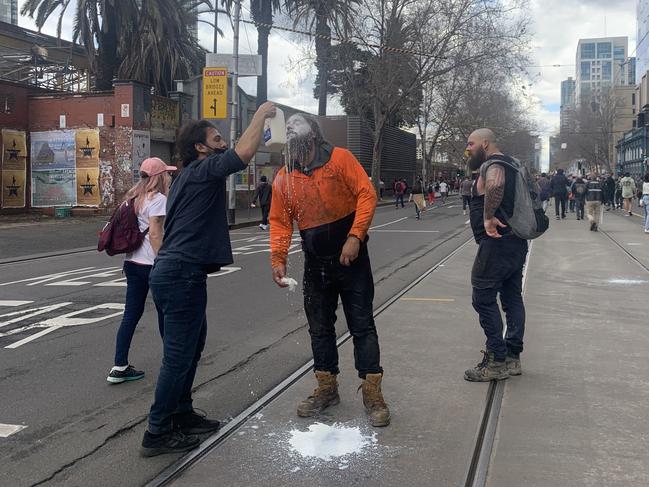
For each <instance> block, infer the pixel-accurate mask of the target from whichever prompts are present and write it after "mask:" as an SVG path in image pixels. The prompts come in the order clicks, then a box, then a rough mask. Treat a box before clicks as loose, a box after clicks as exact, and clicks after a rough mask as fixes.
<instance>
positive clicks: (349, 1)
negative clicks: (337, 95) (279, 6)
mask: <svg viewBox="0 0 649 487" xmlns="http://www.w3.org/2000/svg"><path fill="white" fill-rule="evenodd" d="M358 3H359V0H285V3H284V5H285V8H286V11H287V12H288V14H289V16H290V17H291V18H292V19H293V21H294V23H295V24H298V23H300V22H305V23H306V24H307V25H308V28H309V29H313V26H314V24H315V33H316V35H317V37H316V40H315V51H316V69H317V70H318V81H319V90H318V115H321V116H324V115H326V114H327V94H328V92H329V89H328V85H329V57H330V50H331V31H332V27H333V28H336V30H343V31H346V30H347V27H348V26H349V25H350V23H351V22H350V19H351V18H352V16H353V15H354V13H355V5H357V4H358Z"/></svg>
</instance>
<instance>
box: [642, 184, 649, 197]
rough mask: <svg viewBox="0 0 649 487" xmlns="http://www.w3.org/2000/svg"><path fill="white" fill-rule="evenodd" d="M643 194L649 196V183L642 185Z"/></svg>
mask: <svg viewBox="0 0 649 487" xmlns="http://www.w3.org/2000/svg"><path fill="white" fill-rule="evenodd" d="M642 194H643V195H646V196H649V183H642Z"/></svg>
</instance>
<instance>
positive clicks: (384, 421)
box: [359, 374, 390, 426]
mask: <svg viewBox="0 0 649 487" xmlns="http://www.w3.org/2000/svg"><path fill="white" fill-rule="evenodd" d="M382 379H383V374H367V375H366V376H365V380H364V381H363V383H362V384H361V386H360V387H359V389H362V390H363V404H364V405H365V411H367V415H368V417H369V419H370V424H371V425H372V426H387V425H389V424H390V410H389V409H388V406H387V404H385V400H384V399H383V393H382V392H381V380H382Z"/></svg>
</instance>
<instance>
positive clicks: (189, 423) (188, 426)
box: [172, 410, 221, 435]
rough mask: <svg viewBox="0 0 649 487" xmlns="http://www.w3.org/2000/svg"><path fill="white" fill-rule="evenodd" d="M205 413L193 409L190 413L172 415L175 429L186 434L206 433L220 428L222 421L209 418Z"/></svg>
mask: <svg viewBox="0 0 649 487" xmlns="http://www.w3.org/2000/svg"><path fill="white" fill-rule="evenodd" d="M206 416H207V415H206V414H205V413H203V412H202V411H201V412H198V411H196V410H193V411H191V412H189V413H179V414H174V415H173V416H172V421H173V424H174V430H176V431H179V432H181V433H183V434H185V435H204V434H206V433H213V432H215V431H217V430H218V429H219V427H220V426H221V423H219V422H218V421H217V420H216V419H207V417H206Z"/></svg>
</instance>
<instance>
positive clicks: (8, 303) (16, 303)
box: [0, 299, 34, 306]
mask: <svg viewBox="0 0 649 487" xmlns="http://www.w3.org/2000/svg"><path fill="white" fill-rule="evenodd" d="M33 302H34V301H11V300H6V299H0V306H24V305H25V304H29V303H33Z"/></svg>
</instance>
